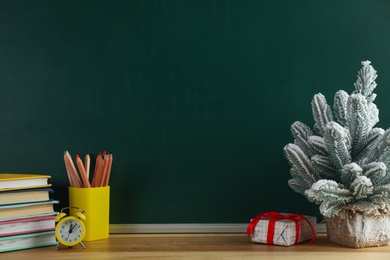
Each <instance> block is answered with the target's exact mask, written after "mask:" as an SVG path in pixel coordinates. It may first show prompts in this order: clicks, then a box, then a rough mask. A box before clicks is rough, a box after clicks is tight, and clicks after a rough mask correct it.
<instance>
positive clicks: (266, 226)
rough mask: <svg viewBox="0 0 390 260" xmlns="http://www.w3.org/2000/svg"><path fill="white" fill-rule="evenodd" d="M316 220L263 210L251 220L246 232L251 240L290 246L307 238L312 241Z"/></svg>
mask: <svg viewBox="0 0 390 260" xmlns="http://www.w3.org/2000/svg"><path fill="white" fill-rule="evenodd" d="M316 222H317V219H316V217H312V216H303V215H300V214H284V213H278V212H265V213H262V214H260V215H258V216H256V217H255V218H253V219H252V220H251V222H250V223H249V225H248V229H247V233H248V237H251V240H252V242H257V243H265V244H270V245H281V246H291V245H294V244H298V243H301V242H304V241H307V240H312V242H313V241H314V237H315V227H316Z"/></svg>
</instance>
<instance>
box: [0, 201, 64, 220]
mask: <svg viewBox="0 0 390 260" xmlns="http://www.w3.org/2000/svg"><path fill="white" fill-rule="evenodd" d="M57 203H59V201H58V200H47V201H39V202H29V203H18V204H8V205H2V206H0V220H11V219H12V218H18V217H23V216H26V217H27V216H32V215H37V214H44V213H51V212H54V207H53V204H57Z"/></svg>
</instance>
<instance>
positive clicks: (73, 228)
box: [69, 223, 77, 233]
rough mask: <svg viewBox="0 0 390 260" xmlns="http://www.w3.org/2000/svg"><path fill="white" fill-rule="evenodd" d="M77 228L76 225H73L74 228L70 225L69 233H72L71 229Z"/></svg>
mask: <svg viewBox="0 0 390 260" xmlns="http://www.w3.org/2000/svg"><path fill="white" fill-rule="evenodd" d="M76 226H77V223H74V226H73V227H72V225H70V230H69V232H70V233H72V231H73V229H74V228H75V227H76Z"/></svg>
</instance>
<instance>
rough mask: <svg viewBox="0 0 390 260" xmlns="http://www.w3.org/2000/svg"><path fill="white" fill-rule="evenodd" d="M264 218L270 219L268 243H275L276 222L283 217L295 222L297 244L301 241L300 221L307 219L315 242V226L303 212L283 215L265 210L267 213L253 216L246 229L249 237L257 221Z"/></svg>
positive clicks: (312, 239) (312, 240)
mask: <svg viewBox="0 0 390 260" xmlns="http://www.w3.org/2000/svg"><path fill="white" fill-rule="evenodd" d="M262 218H269V219H270V221H269V223H268V232H267V244H271V245H273V243H274V232H275V223H276V221H278V220H281V219H287V220H291V221H294V222H295V244H297V243H298V241H299V233H300V226H299V222H300V221H302V220H306V222H307V223H309V226H310V229H311V242H312V243H313V242H314V237H315V233H314V228H313V226H312V224H311V223H310V221H309V220H307V218H305V217H304V216H303V215H301V214H288V215H282V214H280V213H279V212H265V213H262V214H259V215H257V216H256V217H255V218H253V219H252V220H251V222H250V223H249V225H248V228H247V230H246V231H247V234H248V238H249V237H250V235H251V234H252V232H253V230H254V229H255V227H256V225H257V223H258V222H259V221H260V219H262Z"/></svg>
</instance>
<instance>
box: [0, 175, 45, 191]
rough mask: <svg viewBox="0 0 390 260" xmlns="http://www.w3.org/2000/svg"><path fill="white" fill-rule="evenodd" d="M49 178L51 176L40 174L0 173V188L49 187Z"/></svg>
mask: <svg viewBox="0 0 390 260" xmlns="http://www.w3.org/2000/svg"><path fill="white" fill-rule="evenodd" d="M49 178H51V176H49V175H42V174H24V173H0V190H15V189H30V188H39V187H49V186H51V184H48V179H49Z"/></svg>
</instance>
